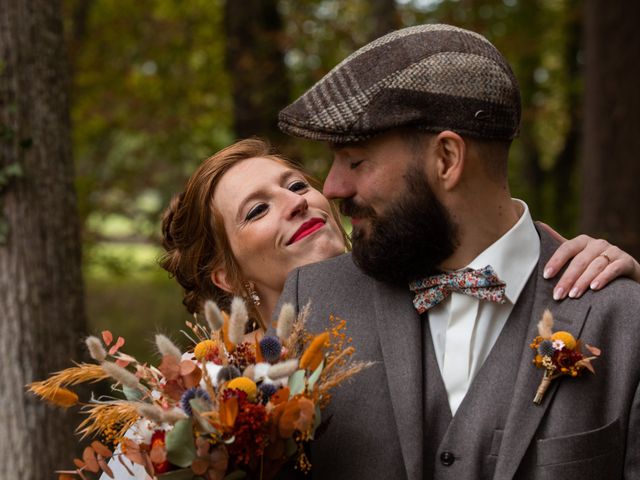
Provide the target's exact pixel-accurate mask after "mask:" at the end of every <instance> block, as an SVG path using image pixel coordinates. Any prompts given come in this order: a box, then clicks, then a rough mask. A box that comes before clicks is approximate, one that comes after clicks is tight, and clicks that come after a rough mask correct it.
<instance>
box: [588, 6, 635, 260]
mask: <svg viewBox="0 0 640 480" xmlns="http://www.w3.org/2000/svg"><path fill="white" fill-rule="evenodd" d="M638 18H640V3H638V2H609V3H606V4H604V3H602V2H598V1H596V0H587V3H586V21H585V30H586V54H587V55H586V105H585V137H584V142H585V143H584V150H585V156H584V163H583V168H582V179H583V185H582V202H583V214H582V228H583V229H584V230H585V231H587V232H591V233H594V234H596V235H602V236H605V237H606V238H608V239H610V240H611V241H613V242H614V243H616V244H618V245H619V246H620V247H621V248H623V249H625V250H626V251H628V252H629V253H631V254H632V255H633V256H635V257H636V258H640V188H638V178H640V162H639V161H638V158H637V157H638V152H640V135H638V132H639V131H640V115H639V114H638V112H640V93H639V89H638V78H640V64H638V59H639V58H640V33H639V32H638Z"/></svg>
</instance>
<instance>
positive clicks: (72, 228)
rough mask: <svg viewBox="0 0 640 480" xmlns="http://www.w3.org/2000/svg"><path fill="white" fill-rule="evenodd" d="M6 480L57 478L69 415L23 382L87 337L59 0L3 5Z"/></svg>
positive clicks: (0, 286) (65, 458)
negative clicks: (82, 336)
mask: <svg viewBox="0 0 640 480" xmlns="http://www.w3.org/2000/svg"><path fill="white" fill-rule="evenodd" d="M0 59H1V61H2V65H1V67H0V69H1V72H0V107H1V108H0V152H1V158H0V203H1V206H2V208H1V211H2V218H1V219H0V222H1V224H0V225H1V228H2V235H1V237H2V238H1V240H2V241H1V245H0V312H2V316H1V317H0V318H1V320H0V352H2V355H3V357H2V361H1V362H0V382H1V383H2V393H1V394H0V396H1V398H2V400H1V402H2V408H1V409H0V478H6V479H9V478H20V479H25V480H36V479H37V480H40V479H42V478H51V476H52V475H53V470H54V469H55V468H60V467H63V466H64V465H65V464H66V463H67V462H69V461H70V460H71V458H72V455H73V453H74V448H73V443H72V442H70V441H69V439H70V438H72V436H73V427H72V422H70V421H69V420H70V416H69V414H65V413H63V412H61V411H59V409H54V408H52V407H49V406H46V405H42V404H41V403H40V402H39V401H38V400H36V399H35V398H34V397H33V396H31V395H28V394H27V393H26V392H25V388H24V385H25V384H27V383H29V382H32V381H34V380H38V379H43V378H45V377H46V376H47V374H48V373H50V372H52V371H55V370H58V369H61V368H62V367H63V366H65V367H66V366H68V362H69V359H70V358H74V359H78V360H79V359H80V353H79V351H78V350H79V343H78V336H79V334H80V332H84V331H85V323H84V311H83V299H82V292H83V288H82V277H81V272H80V241H79V232H78V223H77V212H76V197H75V193H74V188H73V165H72V155H71V138H70V132H69V106H68V97H67V82H66V78H67V71H66V62H65V49H64V39H63V34H62V10H61V4H60V2H59V1H52V0H20V1H15V0H13V1H12V0H1V1H0Z"/></svg>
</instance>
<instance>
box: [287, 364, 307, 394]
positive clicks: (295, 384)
mask: <svg viewBox="0 0 640 480" xmlns="http://www.w3.org/2000/svg"><path fill="white" fill-rule="evenodd" d="M289 392H290V394H289V398H292V397H293V396H294V395H298V394H299V393H302V392H304V370H297V371H295V372H294V373H293V375H291V376H290V377H289Z"/></svg>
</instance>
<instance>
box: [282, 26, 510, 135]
mask: <svg viewBox="0 0 640 480" xmlns="http://www.w3.org/2000/svg"><path fill="white" fill-rule="evenodd" d="M519 124H520V92H519V88H518V84H517V81H516V78H515V76H514V75H513V72H512V71H511V68H510V67H509V64H508V63H507V61H506V60H505V58H504V57H503V56H502V54H500V52H499V51H498V50H497V49H496V48H495V47H494V46H493V45H492V44H491V43H490V42H489V41H488V40H487V39H486V38H484V37H483V36H481V35H479V34H477V33H474V32H470V31H468V30H463V29H461V28H457V27H452V26H450V25H435V24H432V25H420V26H416V27H409V28H404V29H402V30H398V31H395V32H392V33H390V34H388V35H385V36H383V37H381V38H379V39H377V40H374V41H373V42H371V43H369V44H368V45H365V46H364V47H362V48H361V49H359V50H358V51H356V52H354V53H353V54H351V55H350V56H349V57H347V58H346V59H345V60H343V61H342V62H341V63H340V64H338V65H337V66H336V67H335V68H334V69H333V70H331V71H330V72H329V73H328V74H327V75H325V76H324V77H323V78H322V79H321V80H320V81H319V82H318V83H316V84H315V85H314V86H313V87H311V88H310V89H309V90H308V91H307V92H306V93H305V94H304V95H302V96H301V97H300V98H299V99H298V100H296V101H295V102H293V103H292V104H291V105H289V106H288V107H286V108H285V109H284V110H282V111H281V112H280V115H279V127H280V129H281V130H282V131H283V132H285V133H288V134H290V135H294V136H298V137H304V138H309V139H312V140H322V141H327V142H331V143H347V142H356V141H360V140H364V139H366V138H369V137H372V136H374V135H376V134H378V133H382V132H384V131H386V130H390V129H392V128H396V127H404V126H415V127H418V128H420V129H423V130H425V131H430V132H440V131H442V130H453V131H455V132H457V133H460V134H463V135H470V136H473V137H479V138H486V139H496V140H498V139H502V140H509V139H512V138H514V137H515V136H516V135H517V133H518V127H519Z"/></svg>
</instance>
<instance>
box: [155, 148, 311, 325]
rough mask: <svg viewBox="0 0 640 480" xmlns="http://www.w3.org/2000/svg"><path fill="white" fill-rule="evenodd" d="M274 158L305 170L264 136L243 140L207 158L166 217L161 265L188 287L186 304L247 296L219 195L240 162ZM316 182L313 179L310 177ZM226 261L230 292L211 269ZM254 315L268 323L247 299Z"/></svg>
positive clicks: (223, 302) (225, 304)
mask: <svg viewBox="0 0 640 480" xmlns="http://www.w3.org/2000/svg"><path fill="white" fill-rule="evenodd" d="M255 157H262V158H268V159H270V160H274V161H276V162H278V163H280V164H282V165H285V166H286V167H288V168H293V169H296V170H299V167H297V166H295V165H294V164H293V163H291V162H289V161H288V160H286V159H284V158H282V157H280V156H278V155H273V154H270V147H269V145H268V144H267V143H265V142H264V141H262V140H259V139H246V140H240V141H238V142H236V143H234V144H232V145H230V146H228V147H226V148H224V149H223V150H220V151H219V152H218V153H216V154H214V155H213V156H211V157H209V158H208V159H206V160H205V161H204V162H202V164H201V165H200V166H199V167H198V169H197V170H196V171H195V173H194V174H193V175H192V176H191V178H189V180H188V181H187V184H186V187H185V189H184V191H183V192H182V193H180V194H179V195H176V196H174V197H173V199H172V200H171V203H170V204H169V207H168V208H167V209H166V210H165V212H164V214H163V218H162V237H163V241H162V245H163V247H164V249H165V250H166V253H165V254H164V255H163V257H162V258H161V259H160V266H162V268H164V269H165V270H167V271H168V272H169V274H170V275H171V276H172V277H175V279H176V280H177V281H178V283H179V284H180V285H181V286H182V288H183V289H184V299H183V301H182V303H184V305H185V307H186V308H187V310H188V311H189V312H190V313H197V312H201V311H202V309H203V306H204V302H205V301H206V300H213V301H215V302H216V303H217V304H218V305H219V306H220V308H222V309H225V310H227V311H228V308H229V305H230V303H231V300H232V298H233V296H234V295H239V296H242V297H245V298H247V297H248V292H247V291H246V288H245V286H244V280H243V278H242V273H241V269H240V267H239V265H238V263H237V261H236V259H235V258H234V255H233V252H232V250H231V246H230V245H229V241H228V238H227V234H226V232H225V229H224V222H223V218H222V215H221V214H220V213H219V212H218V210H217V209H216V206H215V205H214V204H213V194H214V191H215V188H216V186H217V185H218V183H219V182H220V179H221V178H222V177H223V175H224V174H225V173H226V172H227V171H228V170H229V169H230V168H231V167H233V166H234V165H236V164H237V163H239V162H241V161H243V160H247V159H249V158H255ZM309 180H310V181H311V182H312V183H316V184H317V182H314V181H313V180H312V179H309ZM220 266H224V267H225V269H226V273H227V280H228V281H229V283H230V284H231V285H232V287H233V290H234V291H233V292H231V293H229V292H226V291H224V290H222V289H221V288H219V287H217V286H216V285H215V284H214V283H213V281H212V279H211V273H212V272H213V271H214V270H215V269H216V268H218V267H220ZM247 307H248V308H249V314H250V315H251V316H252V317H253V318H255V319H256V320H257V321H258V323H260V324H261V325H262V326H263V327H264V321H263V320H267V321H268V320H269V319H260V318H259V315H258V312H257V310H256V309H255V308H254V307H253V305H252V304H251V302H247Z"/></svg>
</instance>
